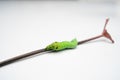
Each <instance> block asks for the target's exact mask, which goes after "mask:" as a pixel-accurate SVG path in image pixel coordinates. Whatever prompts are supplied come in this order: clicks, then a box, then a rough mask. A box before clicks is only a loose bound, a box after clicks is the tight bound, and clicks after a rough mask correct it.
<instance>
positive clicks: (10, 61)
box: [0, 49, 46, 67]
mask: <svg viewBox="0 0 120 80" xmlns="http://www.w3.org/2000/svg"><path fill="white" fill-rule="evenodd" d="M45 51H46V50H45V49H40V50H35V51H32V52H29V53H25V54H22V55H19V56H16V57H13V58H10V59H7V60H5V61H2V62H0V67H3V66H5V65H8V64H11V63H14V62H16V61H19V60H21V59H24V58H27V57H29V56H32V55H36V54H38V53H41V52H45Z"/></svg>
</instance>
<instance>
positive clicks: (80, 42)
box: [78, 35, 103, 45]
mask: <svg viewBox="0 0 120 80" xmlns="http://www.w3.org/2000/svg"><path fill="white" fill-rule="evenodd" d="M100 37H103V35H98V36H95V37H92V38H89V39H86V40H83V41H79V42H78V45H80V44H83V43H86V42H88V41H91V40H95V39H98V38H100Z"/></svg>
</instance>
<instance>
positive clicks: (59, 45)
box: [46, 39, 78, 51]
mask: <svg viewBox="0 0 120 80" xmlns="http://www.w3.org/2000/svg"><path fill="white" fill-rule="evenodd" d="M77 44H78V41H77V39H73V40H72V41H62V42H53V43H52V44H50V45H48V46H47V47H46V50H53V51H60V50H64V49H71V48H76V46H77Z"/></svg>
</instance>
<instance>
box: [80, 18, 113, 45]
mask: <svg viewBox="0 0 120 80" xmlns="http://www.w3.org/2000/svg"><path fill="white" fill-rule="evenodd" d="M108 21H109V19H106V22H105V25H104V29H103V32H102V34H101V35H98V36H95V37H92V38H89V39H86V40H83V41H80V42H78V45H79V44H83V43H85V42H88V41H91V40H95V39H98V38H100V37H106V38H107V39H109V40H110V41H111V42H112V43H114V40H113V39H112V37H111V35H110V34H109V33H108V32H107V30H106V26H107V23H108Z"/></svg>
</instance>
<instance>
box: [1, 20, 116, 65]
mask: <svg viewBox="0 0 120 80" xmlns="http://www.w3.org/2000/svg"><path fill="white" fill-rule="evenodd" d="M108 21H109V19H106V22H105V26H104V29H103V33H102V34H101V35H98V36H95V37H92V38H89V39H86V40H83V41H80V42H78V45H79V44H83V43H85V42H88V41H91V40H95V39H98V38H100V37H106V38H108V39H109V40H111V41H112V43H114V41H113V39H112V37H111V36H110V34H109V33H108V32H107V30H106V29H105V28H106V25H107V23H108ZM45 51H46V50H45V49H40V50H35V51H32V52H29V53H26V54H22V55H19V56H16V57H13V58H10V59H8V60H5V61H2V62H0V67H3V66H5V65H8V64H11V63H13V62H16V61H19V60H21V59H24V58H27V57H29V56H32V55H36V54H39V53H41V52H45Z"/></svg>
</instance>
